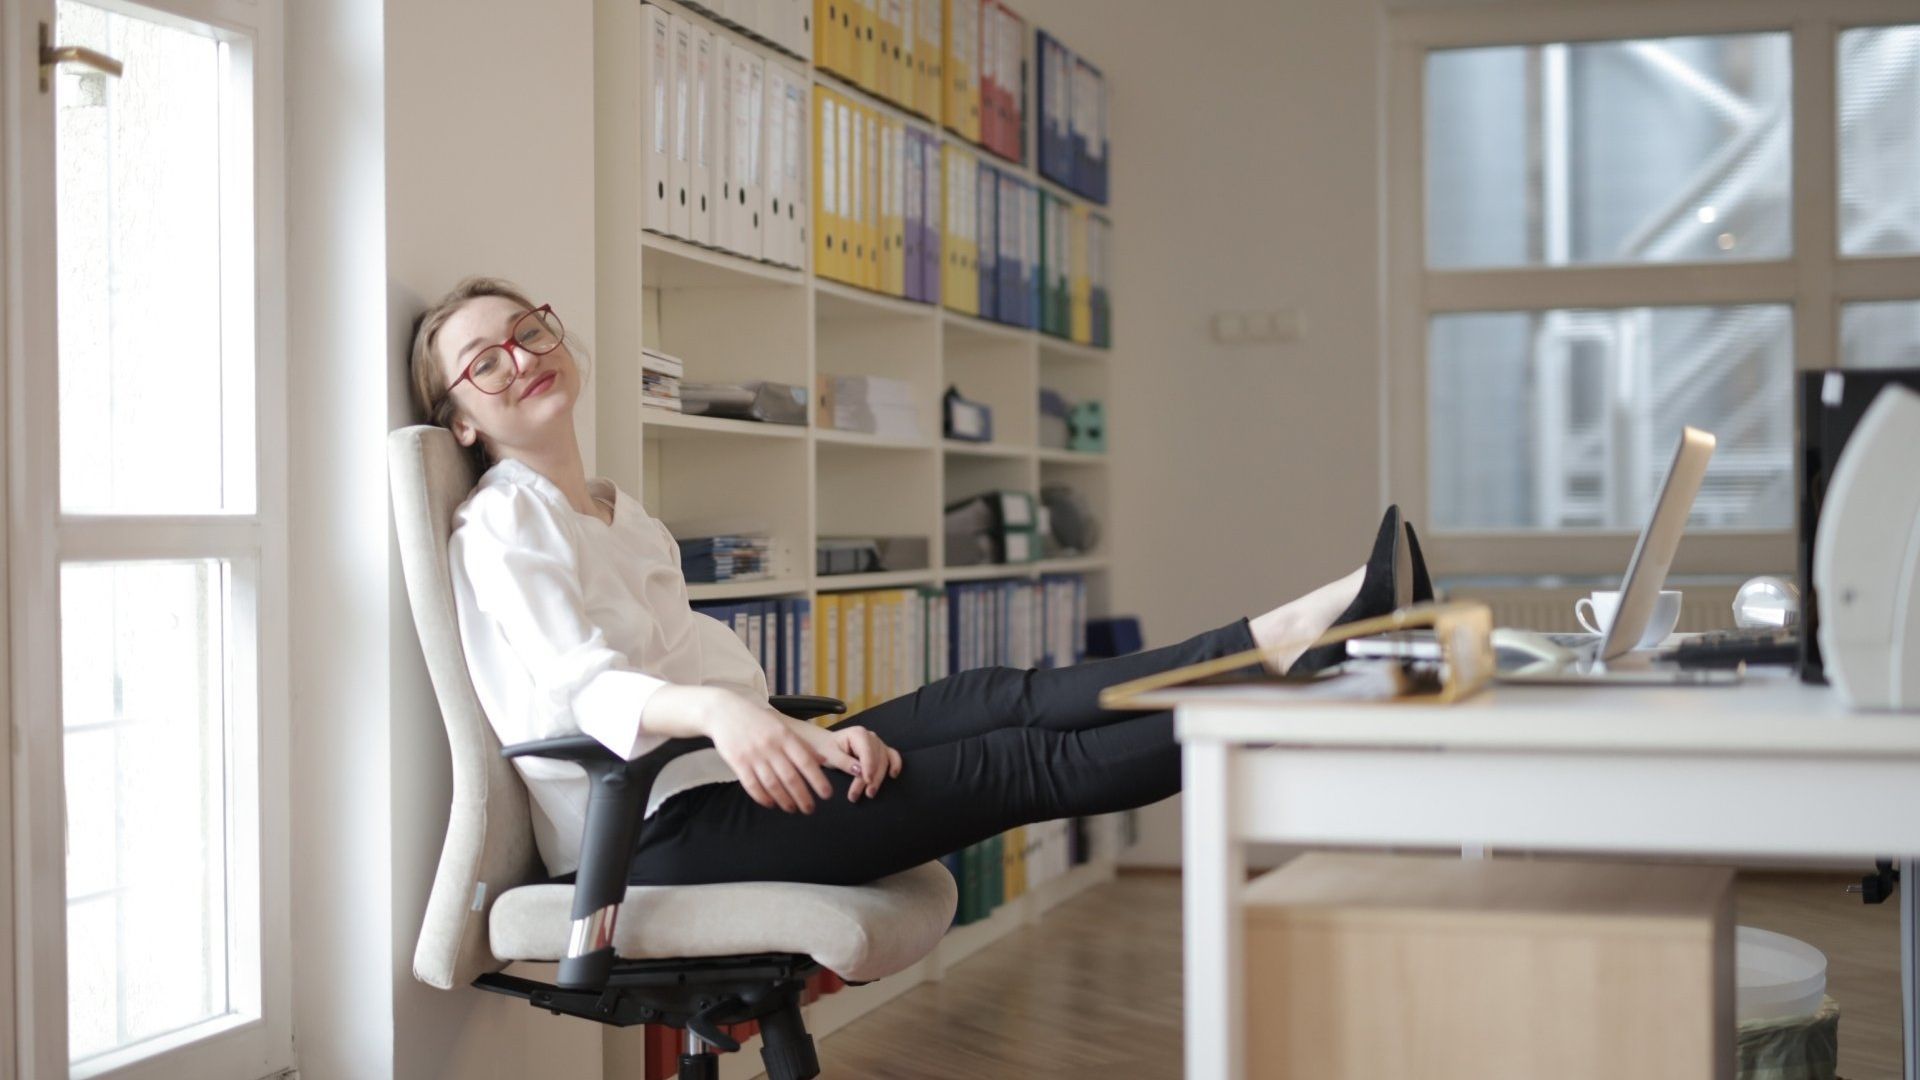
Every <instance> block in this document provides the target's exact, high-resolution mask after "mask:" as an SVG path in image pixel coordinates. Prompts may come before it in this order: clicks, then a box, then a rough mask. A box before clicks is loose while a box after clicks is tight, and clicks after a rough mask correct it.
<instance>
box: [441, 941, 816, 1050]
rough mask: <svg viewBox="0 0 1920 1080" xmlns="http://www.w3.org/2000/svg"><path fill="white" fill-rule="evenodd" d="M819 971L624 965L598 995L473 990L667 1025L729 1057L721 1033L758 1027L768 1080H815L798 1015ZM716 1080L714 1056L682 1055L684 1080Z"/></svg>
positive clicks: (716, 964)
mask: <svg viewBox="0 0 1920 1080" xmlns="http://www.w3.org/2000/svg"><path fill="white" fill-rule="evenodd" d="M818 970H820V965H819V964H817V963H815V962H814V960H813V958H812V957H808V956H799V955H796V954H792V953H763V954H757V955H750V956H707V957H695V958H684V959H672V960H621V961H618V962H616V963H615V964H614V967H613V973H612V974H611V975H609V976H608V978H607V985H606V986H605V988H604V989H600V990H567V989H562V988H561V987H558V986H554V985H552V984H550V983H543V982H536V981H534V980H532V979H523V978H520V977H519V976H516V975H503V974H500V973H499V972H494V973H492V974H488V975H482V976H480V977H479V978H478V979H475V980H474V981H473V983H474V985H475V986H478V987H479V988H481V989H482V990H490V991H492V992H493V993H496V994H505V995H507V996H508V997H517V998H520V999H522V1000H524V1001H526V1002H527V1003H528V1004H530V1005H532V1006H533V1007H535V1008H537V1009H546V1010H547V1011H548V1012H552V1013H555V1014H560V1013H565V1014H566V1015H568V1016H578V1017H581V1018H583V1019H587V1020H593V1021H596V1022H598V1023H602V1024H608V1025H611V1026H613V1027H631V1026H633V1025H635V1024H664V1025H666V1026H668V1027H671V1028H676V1029H680V1030H684V1031H691V1032H692V1033H694V1034H695V1035H698V1036H700V1038H701V1039H703V1040H705V1041H706V1042H707V1044H708V1045H711V1046H717V1047H720V1048H722V1049H726V1050H738V1049H740V1043H739V1042H738V1040H735V1039H732V1038H730V1037H728V1036H727V1034H726V1033H725V1032H723V1031H721V1030H720V1025H722V1024H738V1023H742V1022H744V1021H747V1020H758V1021H759V1022H760V1036H761V1048H760V1057H761V1060H762V1061H763V1062H764V1063H765V1064H766V1067H767V1077H768V1080H810V1078H812V1077H815V1076H818V1075H820V1062H819V1058H818V1057H817V1056H816V1054H815V1052H814V1046H813V1038H812V1036H810V1035H808V1034H807V1030H806V1023H805V1021H804V1020H803V1019H802V1018H801V1015H800V993H801V991H803V990H804V989H805V988H806V983H807V977H808V976H810V975H812V974H813V973H814V972H816V971H818ZM703 1059H704V1060H703ZM718 1075H719V1064H718V1061H717V1060H716V1059H715V1057H714V1055H713V1054H711V1053H705V1054H683V1055H681V1058H680V1077H681V1080H715V1078H717V1077H718Z"/></svg>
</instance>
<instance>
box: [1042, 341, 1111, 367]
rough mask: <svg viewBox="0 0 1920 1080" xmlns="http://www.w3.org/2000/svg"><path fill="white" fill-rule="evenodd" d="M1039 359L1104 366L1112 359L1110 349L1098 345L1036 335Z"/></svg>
mask: <svg viewBox="0 0 1920 1080" xmlns="http://www.w3.org/2000/svg"><path fill="white" fill-rule="evenodd" d="M1036 337H1037V338H1038V339H1039V342H1040V358H1041V359H1042V360H1060V361H1065V362H1067V363H1087V364H1104V363H1106V362H1107V361H1109V360H1111V359H1113V352H1112V350H1111V349H1103V348H1101V347H1100V346H1098V345H1082V344H1080V343H1079V342H1077V341H1068V340H1066V339H1065V338H1057V337H1054V336H1053V335H1052V334H1038V335H1036Z"/></svg>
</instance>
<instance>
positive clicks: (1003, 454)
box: [940, 414, 1033, 459]
mask: <svg viewBox="0 0 1920 1080" xmlns="http://www.w3.org/2000/svg"><path fill="white" fill-rule="evenodd" d="M996 415H997V414H996ZM940 446H941V448H942V449H944V450H945V451H946V452H947V453H949V454H958V455H960V456H961V457H983V458H1021V459H1024V458H1026V457H1027V456H1028V455H1029V454H1032V453H1033V447H1031V446H1020V445H1017V444H1015V443H1001V442H968V441H967V440H965V439H942V440H940Z"/></svg>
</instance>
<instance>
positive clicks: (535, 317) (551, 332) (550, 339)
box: [447, 304, 566, 396]
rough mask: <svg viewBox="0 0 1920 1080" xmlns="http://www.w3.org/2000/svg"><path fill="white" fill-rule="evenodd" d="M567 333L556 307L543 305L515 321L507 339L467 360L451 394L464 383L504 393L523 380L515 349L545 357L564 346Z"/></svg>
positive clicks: (486, 392) (448, 391) (449, 387)
mask: <svg viewBox="0 0 1920 1080" xmlns="http://www.w3.org/2000/svg"><path fill="white" fill-rule="evenodd" d="M565 333H566V327H564V326H562V325H560V316H558V315H555V314H554V313H553V307H552V305H550V304H541V305H540V306H539V307H537V308H534V309H533V310H532V311H529V312H526V313H525V314H523V315H521V316H520V317H519V318H517V319H515V320H513V327H512V328H511V329H510V330H509V331H508V332H507V337H506V340H504V341H501V342H500V343H499V344H497V345H489V346H487V347H486V348H484V349H481V350H480V351H479V353H477V354H476V355H475V356H474V358H473V359H472V360H469V361H467V366H466V370H464V371H462V372H461V373H460V377H459V378H457V379H455V380H453V383H452V385H450V386H448V387H447V394H448V395H449V396H451V395H452V394H453V390H454V387H456V386H459V385H460V384H461V383H463V382H470V383H472V384H473V385H474V387H475V388H476V389H478V390H479V391H480V392H481V393H483V394H498V393H502V392H503V391H505V390H506V388H507V387H509V386H512V385H513V380H515V379H517V378H519V377H520V365H519V363H518V362H517V361H516V360H514V358H513V350H514V349H519V350H520V351H521V352H525V353H531V354H532V355H534V356H545V355H547V354H548V353H550V352H552V351H553V350H555V349H557V348H559V347H560V338H561V337H562V336H563V335H564V334H565Z"/></svg>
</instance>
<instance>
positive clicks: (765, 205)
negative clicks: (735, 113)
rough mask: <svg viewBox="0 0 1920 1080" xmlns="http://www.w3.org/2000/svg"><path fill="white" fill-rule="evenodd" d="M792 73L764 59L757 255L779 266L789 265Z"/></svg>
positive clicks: (790, 261)
mask: <svg viewBox="0 0 1920 1080" xmlns="http://www.w3.org/2000/svg"><path fill="white" fill-rule="evenodd" d="M794 78H796V76H795V75H794V74H793V73H792V72H791V71H789V70H788V69H787V67H786V65H784V64H781V63H777V62H775V61H771V60H769V61H767V66H766V85H765V86H764V87H763V88H762V91H763V92H762V95H761V105H760V108H761V116H762V117H763V118H764V123H763V125H762V131H761V145H760V158H761V160H762V161H763V162H765V163H766V164H765V167H764V169H763V182H762V185H761V195H762V197H763V202H762V203H761V207H760V221H761V223H762V224H761V235H760V257H761V258H763V259H765V260H767V261H768V262H770V263H778V264H779V265H781V266H791V265H793V258H792V255H791V254H790V253H789V252H788V251H787V232H786V229H785V228H784V223H785V221H786V213H787V207H788V205H789V201H790V200H789V196H788V194H787V169H786V160H787V139H788V138H789V136H788V134H787V84H788V83H789V82H791V81H792V80H793V79H794Z"/></svg>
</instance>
